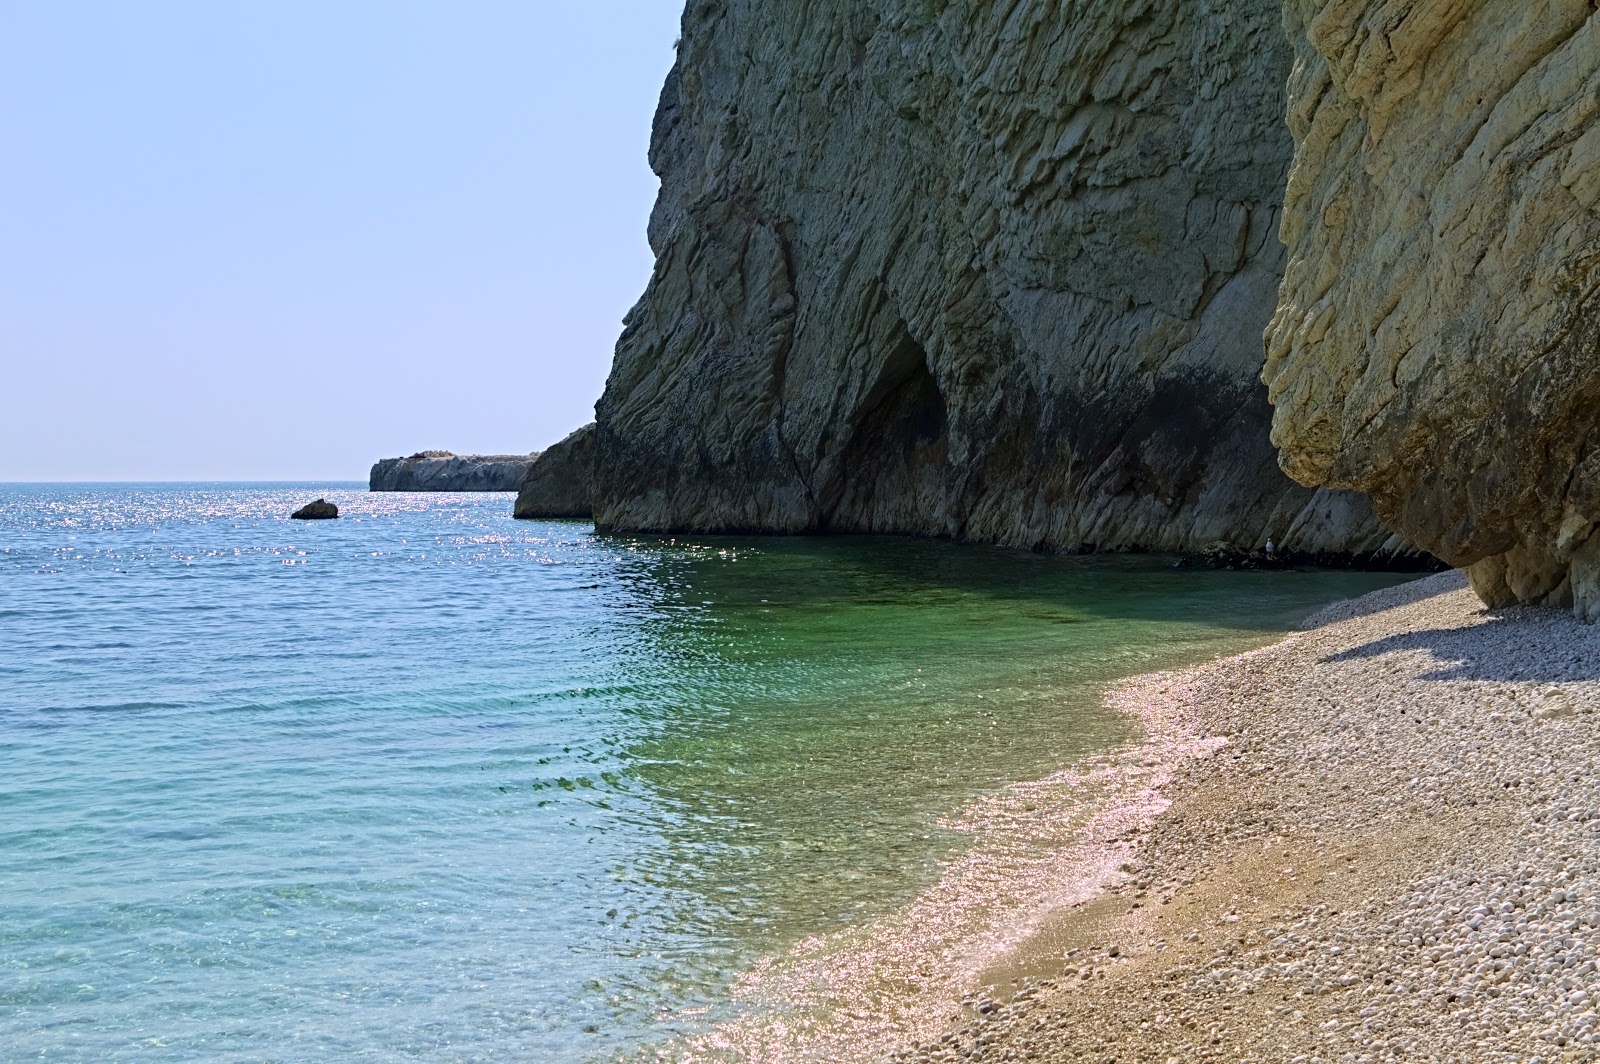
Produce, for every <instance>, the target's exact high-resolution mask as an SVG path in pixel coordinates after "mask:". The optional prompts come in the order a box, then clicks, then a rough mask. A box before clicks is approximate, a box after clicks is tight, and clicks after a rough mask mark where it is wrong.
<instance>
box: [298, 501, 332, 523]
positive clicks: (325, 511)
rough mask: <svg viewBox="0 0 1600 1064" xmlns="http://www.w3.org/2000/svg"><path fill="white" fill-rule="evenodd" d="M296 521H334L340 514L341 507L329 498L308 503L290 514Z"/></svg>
mask: <svg viewBox="0 0 1600 1064" xmlns="http://www.w3.org/2000/svg"><path fill="white" fill-rule="evenodd" d="M289 516H290V517H291V518H292V519H293V520H296V521H332V520H333V519H334V518H336V517H338V516H339V508H338V507H337V506H335V505H334V504H333V503H331V502H329V501H328V500H327V499H318V500H317V501H316V502H310V503H306V505H304V506H302V507H300V509H298V510H296V511H295V512H294V513H292V514H290V515H289Z"/></svg>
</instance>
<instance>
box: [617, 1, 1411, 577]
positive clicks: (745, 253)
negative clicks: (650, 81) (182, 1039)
mask: <svg viewBox="0 0 1600 1064" xmlns="http://www.w3.org/2000/svg"><path fill="white" fill-rule="evenodd" d="M1289 63H1290V50H1289V47H1288V43H1287V41H1286V39H1285V36H1284V33H1283V28H1282V12H1281V0H1081V2H1076V3H1072V4H1058V3H1045V2H1039V0H1031V2H1030V0H1021V2H1018V0H1011V2H1006V3H990V2H980V0H964V2H963V0H815V2H812V3H806V4H791V3H779V2H777V0H719V2H715V3H712V2H708V0H690V3H689V5H688V9H687V11H686V12H685V14H684V21H683V38H682V42H681V45H680V48H679V53H678V60H677V64H676V66H675V68H674V70H673V72H672V74H671V76H670V78H669V79H668V82H667V84H666V87H665V90H664V91H663V94H662V98H661V104H660V109H659V112H658V114H657V117H656V124H655V130H654V135H653V141H652V146H651V163H652V165H653V167H654V169H655V170H656V172H657V173H658V174H659V175H660V176H661V179H662V192H661V197H660V200H659V202H658V204H657V206H656V210H655V213H654V216H653V218H652V221H651V227H650V237H651V243H652V246H653V247H654V249H655V251H656V253H657V257H658V259H657V266H656V270H655V274H654V276H653V278H652V280H651V283H650V286H649V289H648V291H647V292H646V293H645V295H644V297H643V299H642V300H641V301H640V303H639V304H638V306H637V307H636V308H635V309H634V310H633V312H632V314H631V315H630V317H629V319H628V323H627V326H626V331H625V333H624V335H623V337H622V339H621V341H620V343H619V346H618V349H617V357H616V362H615V365H614V367H613V372H612V375H611V378H610V381H609V384H608V386H607V388H606V392H605V396H604V398H603V399H602V400H601V402H600V404H599V407H598V414H599V423H598V427H597V430H596V437H595V446H596V456H597V457H596V466H595V502H596V517H597V522H598V524H599V525H600V526H601V527H604V528H614V529H650V530H669V529H699V530H726V531H732V530H745V531H757V530H760V531H785V532H787V531H873V532H906V533H915V534H925V535H937V536H953V537H959V538H968V539H981V540H992V541H998V542H1002V543H1010V544H1019V545H1029V546H1042V547H1051V548H1062V549H1073V548H1083V547H1089V546H1098V547H1101V548H1117V547H1131V546H1142V547H1147V548H1152V549H1188V548H1194V547H1198V546H1202V545H1205V544H1208V543H1211V542H1213V541H1216V540H1224V541H1228V542H1231V543H1233V544H1236V545H1238V546H1241V547H1254V546H1259V545H1260V544H1262V543H1264V542H1265V540H1266V539H1267V538H1268V537H1269V536H1272V537H1274V538H1275V539H1276V541H1277V543H1278V544H1280V545H1282V546H1284V547H1286V548H1288V549H1291V550H1298V551H1331V552H1365V551H1373V550H1379V549H1381V548H1384V547H1385V546H1387V547H1388V548H1389V549H1395V548H1397V547H1398V546H1399V543H1398V541H1397V540H1393V539H1392V538H1391V537H1390V536H1389V534H1388V533H1387V532H1386V531H1385V530H1383V529H1382V528H1381V527H1380V526H1379V524H1378V523H1377V521H1376V519H1375V518H1374V517H1373V516H1372V515H1371V512H1370V510H1369V507H1368V505H1367V503H1366V500H1365V499H1363V498H1361V497H1360V496H1356V495H1351V494H1346V493H1340V492H1329V491H1313V490H1307V489H1304V488H1301V487H1298V486H1296V485H1294V484H1293V483H1291V482H1290V481H1289V480H1288V478H1286V477H1285V476H1284V475H1283V474H1282V472H1281V471H1280V470H1279V469H1278V468H1277V464H1276V460H1275V457H1274V455H1273V452H1272V449H1271V447H1270V445H1269V442H1268V423H1269V419H1270V416H1271V414H1270V409H1269V407H1268V405H1267V402H1266V395H1265V389H1264V388H1263V387H1262V385H1261V383H1260V381H1259V379H1258V376H1259V372H1260V368H1261V359H1262V343H1261V336H1262V331H1263V329H1264V328H1265V326H1266V324H1267V322H1268V320H1269V318H1270V317H1271V315H1272V311H1273V308H1274V306H1275V303H1276V290H1277V285H1278V281H1279V278H1280V275H1281V272H1282V270H1283V265H1284V257H1283V249H1282V246H1281V245H1280V244H1279V242H1278V239H1277V236H1276V234H1277V230H1278V226H1279V220H1280V219H1279V215H1280V205H1281V202H1282V189H1283V186H1284V181H1285V175H1286V171H1287V167H1288V164H1289V160H1290V156H1291V152H1292V147H1293V145H1292V142H1291V140H1290V138H1289V135H1288V132H1287V130H1286V129H1285V128H1284V121H1283V108H1284V94H1283V86H1284V84H1285V82H1286V80H1287V78H1288V75H1289Z"/></svg>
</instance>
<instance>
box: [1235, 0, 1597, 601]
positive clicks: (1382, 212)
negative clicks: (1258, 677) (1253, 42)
mask: <svg viewBox="0 0 1600 1064" xmlns="http://www.w3.org/2000/svg"><path fill="white" fill-rule="evenodd" d="M1287 21H1288V28H1289V31H1290V35H1291V40H1292V41H1293V45H1294V48H1295V51H1296V59H1295V64H1294V67H1293V71H1294V73H1293V77H1292V79H1291V81H1290V99H1289V111H1288V113H1289V119H1290V126H1291V128H1292V131H1293V134H1294V137H1295V140H1296V144H1297V154H1296V158H1295V163H1294V168H1293V171H1292V173H1291V176H1290V179H1289V185H1288V195H1287V201H1286V203H1287V207H1286V214H1285V220H1284V226H1283V238H1284V241H1285V242H1286V243H1287V245H1288V248H1289V265H1288V270H1287V274H1286V276H1285V278H1284V282H1283V288H1282V295H1281V302H1280V306H1279V309H1278V311H1277V314H1276V316H1275V318H1274V320H1273V322H1272V326H1271V330H1270V333H1269V337H1268V339H1269V354H1268V360H1267V364H1266V372H1265V379H1266V381H1267V382H1268V383H1269V385H1270V388H1271V396H1272V401H1273V403H1274V404H1275V406H1276V413H1275V417H1274V424H1273V439H1274V441H1275V442H1276V443H1277V445H1278V446H1279V447H1280V448H1281V449H1282V454H1283V464H1284V468H1285V469H1287V470H1288V471H1289V472H1290V473H1291V474H1292V475H1293V476H1294V477H1295V478H1296V479H1297V480H1299V481H1301V482H1302V483H1305V484H1317V485H1331V486H1335V487H1341V488H1354V489H1357V490H1360V491H1364V492H1367V493H1369V494H1370V495H1371V496H1372V498H1373V500H1374V503H1375V506H1376V508H1377V511H1378V513H1379V514H1381V515H1382V516H1383V517H1384V518H1385V519H1386V520H1387V521H1389V522H1391V524H1392V525H1393V527H1395V528H1396V529H1397V530H1399V531H1400V532H1402V533H1403V534H1404V535H1406V536H1407V537H1409V538H1410V539H1412V540H1413V541H1414V542H1416V543H1418V544H1419V545H1421V546H1423V547H1425V548H1427V549H1428V550H1430V551H1432V552H1434V553H1435V554H1437V555H1438V556H1439V557H1441V558H1443V559H1445V560H1446V561H1448V562H1450V563H1452V564H1454V565H1458V566H1464V567H1467V570H1468V575H1469V577H1470V578H1471V580H1472V584H1473V587H1474V589H1475V590H1477V592H1478V593H1479V595H1480V596H1481V597H1482V598H1483V599H1484V601H1486V602H1488V603H1489V604H1491V605H1505V604H1509V603H1512V602H1545V603H1550V604H1555V605H1566V604H1569V603H1572V604H1574V605H1576V607H1577V609H1578V612H1579V613H1580V614H1582V615H1584V616H1587V617H1588V618H1590V619H1595V618H1596V617H1597V615H1600V538H1597V537H1595V535H1594V532H1595V528H1596V525H1597V523H1600V298H1597V291H1600V18H1597V17H1596V16H1595V11H1594V5H1593V4H1592V3H1591V2H1590V0H1525V2H1518V3H1514V4H1512V3H1498V2H1493V0H1288V2H1287Z"/></svg>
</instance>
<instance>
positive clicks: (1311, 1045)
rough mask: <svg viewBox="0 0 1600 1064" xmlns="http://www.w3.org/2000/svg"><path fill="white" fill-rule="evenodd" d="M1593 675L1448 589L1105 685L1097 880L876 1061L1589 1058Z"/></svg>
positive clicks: (1593, 1046) (1596, 939) (1594, 859)
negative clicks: (1106, 757)
mask: <svg viewBox="0 0 1600 1064" xmlns="http://www.w3.org/2000/svg"><path fill="white" fill-rule="evenodd" d="M1597 677H1600V626H1596V627H1586V626H1583V625H1580V624H1578V623H1577V622H1576V621H1575V620H1573V619H1572V618H1571V617H1570V616H1568V615H1566V614H1564V613H1560V612H1557V611H1553V610H1536V609H1514V610H1503V611H1494V612H1488V611H1485V610H1483V609H1482V607H1481V606H1480V605H1479V603H1478V602H1477V600H1476V599H1475V598H1474V597H1473V596H1472V595H1471V594H1470V592H1468V591H1467V590H1466V589H1465V582H1464V581H1463V580H1462V579H1461V577H1460V576H1459V575H1457V574H1454V573H1451V574H1445V575H1442V576H1437V577H1431V578H1429V579H1426V580H1422V581H1418V582H1415V583H1411V584H1406V585H1402V586H1401V587H1397V588H1392V589H1389V590H1386V591H1380V592H1377V593H1375V594H1372V595H1368V596H1366V597H1365V598H1362V599H1357V600H1355V601H1353V602H1350V603H1344V604H1341V605H1338V606H1335V607H1333V608H1331V609H1330V610H1328V611H1325V612H1324V613H1323V614H1321V615H1319V617H1317V618H1315V619H1314V620H1313V621H1312V622H1311V623H1310V624H1309V625H1308V627H1307V629H1306V630H1305V631H1302V632H1299V633H1296V634H1294V635H1292V636H1290V637H1289V638H1287V639H1286V640H1284V641H1282V642H1281V643H1278V644H1276V645H1274V646H1272V647H1269V648H1266V649H1264V650H1260V651H1255V652H1253V653H1250V654H1245V655H1242V656H1240V657H1236V658H1231V659H1227V660H1223V661H1219V662H1215V663H1212V664H1208V665H1204V666H1200V667H1197V668H1193V669H1188V670H1184V671H1180V672H1173V673H1161V674H1154V675H1151V676H1145V677H1140V678H1139V679H1136V680H1133V681H1130V682H1128V683H1125V684H1123V685H1122V686H1120V687H1119V688H1118V689H1117V690H1116V691H1115V692H1114V693H1113V695H1112V696H1111V697H1112V700H1113V703H1114V704H1115V705H1117V706H1118V707H1120V708H1122V709H1123V710H1124V711H1126V712H1128V713H1130V714H1134V715H1135V716H1137V717H1138V718H1139V719H1140V720H1141V721H1142V722H1143V724H1144V726H1145V729H1146V735H1147V737H1148V739H1147V743H1146V744H1145V746H1144V747H1142V748H1141V750H1140V752H1139V753H1138V757H1139V758H1140V760H1141V763H1143V764H1145V765H1147V766H1152V767H1151V776H1150V779H1149V781H1148V782H1149V786H1148V787H1146V788H1144V789H1143V790H1142V791H1141V792H1140V794H1139V795H1138V796H1137V799H1136V800H1134V801H1130V802H1127V803H1124V807H1123V808H1124V811H1123V814H1122V816H1121V822H1122V823H1124V824H1125V825H1127V826H1128V828H1130V829H1131V830H1119V831H1109V832H1106V833H1103V834H1101V835H1100V837H1099V838H1098V839H1097V840H1090V841H1096V842H1098V844H1099V845H1100V847H1101V852H1102V853H1118V854H1121V855H1122V860H1121V862H1120V864H1119V865H1118V866H1117V868H1116V870H1115V872H1114V874H1112V875H1110V876H1108V877H1106V881H1105V883H1106V885H1105V886H1104V889H1103V890H1102V891H1101V892H1100V893H1099V894H1097V895H1096V896H1095V897H1093V898H1081V899H1079V900H1078V901H1076V902H1075V903H1073V904H1069V905H1067V906H1065V907H1059V906H1058V907H1055V908H1053V909H1048V911H1045V912H1043V913H1042V914H1041V915H1040V916H1039V918H1038V919H1037V920H1035V921H1034V922H1033V923H1032V925H1031V927H1030V928H1029V934H1028V936H1027V938H1026V940H1025V941H1022V942H1019V943H1012V944H1011V945H1010V946H1009V947H1008V948H1007V949H1005V950H1003V951H997V953H996V954H995V955H994V956H993V957H992V958H991V960H990V961H989V962H988V967H987V971H986V973H985V975H984V977H983V983H984V984H985V985H986V987H987V990H986V991H984V992H981V993H977V994H973V995H971V996H969V999H968V1000H969V1004H970V1006H971V1007H970V1009H969V1010H968V1012H967V1013H966V1015H965V1017H964V1018H963V1019H962V1020H961V1021H959V1022H957V1023H955V1024H953V1025H951V1026H949V1028H948V1029H947V1030H946V1031H945V1032H944V1033H943V1034H941V1035H938V1036H928V1037H923V1038H922V1040H921V1042H920V1044H919V1045H917V1046H916V1047H915V1048H912V1049H909V1050H901V1051H899V1052H895V1053H893V1054H892V1058H893V1059H895V1060H898V1061H918V1062H932V1061H967V1060H977V1061H1044V1062H1050V1061H1118V1062H1132V1061H1157V1062H1169V1061H1178V1062H1187V1061H1195V1060H1218V1061H1240V1062H1244V1061H1262V1062H1266V1061H1295V1062H1307V1064H1309V1062H1313V1061H1329V1062H1331V1061H1519V1062H1530V1064H1531V1062H1534V1061H1543V1062H1547V1064H1548V1062H1554V1061H1568V1060H1600V1016H1597V1013H1596V1011H1595V1000H1596V997H1597V996H1600V975H1597V971H1596V965H1597V961H1600V773H1597V772H1596V767H1597V763H1600V680H1597ZM1141 810H1142V812H1141ZM1113 819H1115V818H1113ZM1109 822H1110V821H1108V823H1109ZM1049 889H1050V888H1049V885H1048V884H1044V885H1041V892H1042V893H1048V892H1049Z"/></svg>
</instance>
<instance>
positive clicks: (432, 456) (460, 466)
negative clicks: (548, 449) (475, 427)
mask: <svg viewBox="0 0 1600 1064" xmlns="http://www.w3.org/2000/svg"><path fill="white" fill-rule="evenodd" d="M538 457H539V453H538V452H537V451H535V452H534V453H532V454H452V453H450V452H449V451H423V452H421V453H419V454H414V455H412V456H411V457H410V458H385V459H383V460H381V461H379V462H378V463H377V464H375V465H374V466H373V467H372V473H371V475H370V477H369V479H368V481H367V489H368V490H369V491H516V490H517V488H518V487H519V486H520V485H521V484H522V478H523V477H525V476H527V475H528V470H529V469H531V468H532V467H533V463H534V460H535V459H537V458H538Z"/></svg>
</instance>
